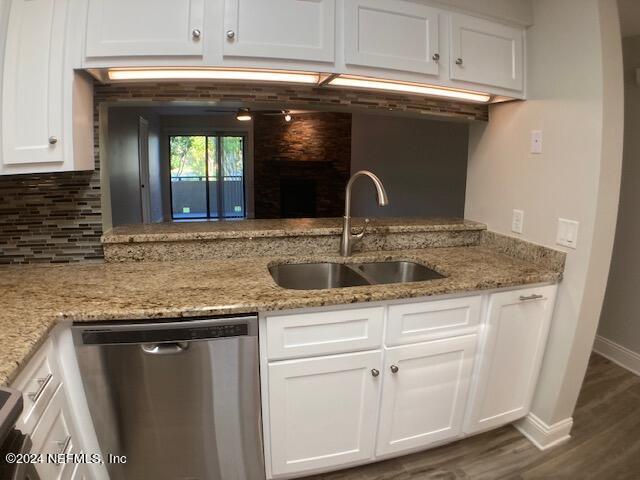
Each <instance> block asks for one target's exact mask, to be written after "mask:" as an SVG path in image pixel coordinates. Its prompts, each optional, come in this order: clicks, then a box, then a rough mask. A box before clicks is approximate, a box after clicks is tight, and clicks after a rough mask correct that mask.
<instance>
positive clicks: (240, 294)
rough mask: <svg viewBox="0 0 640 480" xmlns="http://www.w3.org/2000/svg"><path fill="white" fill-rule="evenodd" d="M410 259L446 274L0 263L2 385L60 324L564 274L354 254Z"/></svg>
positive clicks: (491, 261) (317, 302)
mask: <svg viewBox="0 0 640 480" xmlns="http://www.w3.org/2000/svg"><path fill="white" fill-rule="evenodd" d="M354 259H355V260H369V261H376V260H378V261H379V260H391V259H393V260H413V261H417V262H419V263H422V264H424V265H426V266H428V267H430V268H433V269H434V270H436V271H438V272H440V273H442V274H444V275H447V277H446V278H443V279H437V280H430V281H426V282H416V283H408V284H391V285H374V286H363V287H350V288H340V289H332V290H311V291H306V290H285V289H282V288H280V287H278V286H277V285H276V284H275V283H274V282H273V280H272V278H271V276H270V274H269V271H268V269H267V267H268V266H269V265H271V264H274V263H280V262H282V263H291V262H294V261H295V262H311V261H338V262H340V261H343V259H342V258H341V257H338V256H331V255H322V256H313V257H311V256H309V257H305V258H302V257H286V258H285V257H279V258H278V257H255V258H242V259H229V260H220V259H215V260H198V261H174V262H165V263H161V262H143V263H105V264H79V265H45V266H5V267H0V296H1V297H0V298H2V305H1V306H2V308H1V309H0V385H4V384H7V383H10V382H11V381H12V380H13V378H15V375H16V374H17V372H18V371H19V368H20V367H21V366H22V365H24V363H25V362H26V361H27V360H28V359H29V358H30V356H31V354H32V353H33V352H34V351H35V350H36V348H37V347H38V345H39V344H40V343H41V342H42V341H43V340H44V339H45V338H46V334H47V333H48V332H49V330H50V329H51V328H52V327H53V326H54V325H55V324H56V323H57V322H58V321H60V320H62V319H70V320H74V321H90V320H125V319H139V318H161V317H165V318H166V317H189V316H197V315H203V314H228V313H246V312H258V311H261V312H262V311H271V310H284V309H291V308H299V307H314V306H322V305H340V304H349V303H355V302H370V301H378V300H390V299H399V298H410V297H420V296H429V295H440V294H447V293H460V292H469V291H475V290H483V289H492V288H499V287H509V286H517V285H524V284H531V283H539V282H554V281H558V280H559V279H560V278H561V273H560V272H559V271H558V270H554V269H552V268H549V267H545V266H542V265H541V264H536V263H532V262H528V261H523V260H519V259H517V258H514V257H511V256H507V255H505V254H503V253H500V252H499V251H498V250H497V249H494V248H491V247H489V246H472V247H451V248H426V249H421V250H404V251H387V252H365V253H361V254H356V255H354V256H353V257H351V260H354Z"/></svg>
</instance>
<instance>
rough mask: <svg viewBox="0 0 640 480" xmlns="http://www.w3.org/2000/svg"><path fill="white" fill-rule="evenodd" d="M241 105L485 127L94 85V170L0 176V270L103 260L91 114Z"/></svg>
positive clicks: (359, 103)
mask: <svg viewBox="0 0 640 480" xmlns="http://www.w3.org/2000/svg"><path fill="white" fill-rule="evenodd" d="M172 101H180V102H194V101H197V102H203V101H206V102H231V101H233V102H242V103H244V104H246V105H248V106H251V105H252V104H260V105H273V106H274V107H282V106H285V105H286V106H287V107H288V108H294V107H296V106H297V107H305V108H309V106H317V107H318V108H322V109H327V108H329V109H331V108H335V109H358V110H361V111H362V110H368V111H374V110H385V111H389V110H394V111H402V112H413V113H424V114H428V115H430V116H440V117H448V118H458V119H465V120H480V121H487V120H488V118H489V113H488V111H489V109H488V106H487V105H476V104H465V103H458V102H452V101H441V100H434V99H429V98H425V97H418V96H412V95H400V94H389V93H372V92H363V91H356V90H343V89H331V88H315V87H302V86H301V87H291V86H255V85H242V84H219V83H218V84H215V85H213V84H200V83H185V84H175V83H149V84H140V83H137V84H130V85H123V84H118V85H101V84H96V85H95V97H94V106H95V109H94V110H95V120H96V121H95V122H94V138H95V143H96V145H95V151H96V170H95V171H93V172H70V173H54V174H38V175H13V176H4V177H3V176H0V264H9V263H69V262H82V261H99V260H102V259H103V256H104V255H103V251H102V245H101V244H100V236H101V234H102V214H101V208H100V170H99V158H98V157H97V152H98V150H99V149H98V145H97V144H98V121H97V118H98V107H99V106H100V104H101V103H103V102H110V103H111V104H113V103H116V104H117V103H120V102H122V103H123V104H125V103H126V102H143V103H146V102H172Z"/></svg>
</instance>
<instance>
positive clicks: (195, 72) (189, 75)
mask: <svg viewBox="0 0 640 480" xmlns="http://www.w3.org/2000/svg"><path fill="white" fill-rule="evenodd" d="M107 75H108V77H109V80H113V81H136V80H185V81H187V80H223V81H224V80H228V81H234V80H236V81H238V80H239V81H249V82H280V83H299V84H307V85H318V86H324V85H330V86H336V87H348V88H359V89H365V90H384V91H388V92H399V93H411V94H416V95H427V96H433V97H444V98H452V99H456V100H462V101H469V102H478V103H487V102H489V101H490V100H491V96H490V95H488V94H486V93H481V92H473V91H468V90H456V89H451V88H446V87H437V86H434V85H427V84H421V83H410V82H397V81H394V80H384V79H378V78H369V77H360V76H355V75H342V74H331V75H328V76H327V75H322V74H320V73H317V72H296V71H287V70H266V69H242V68H228V69H223V68H112V69H109V70H108V72H107Z"/></svg>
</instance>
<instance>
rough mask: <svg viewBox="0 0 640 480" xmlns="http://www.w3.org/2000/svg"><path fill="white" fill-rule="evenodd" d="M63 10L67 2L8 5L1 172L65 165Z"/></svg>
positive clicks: (30, 0)
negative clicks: (25, 165)
mask: <svg viewBox="0 0 640 480" xmlns="http://www.w3.org/2000/svg"><path fill="white" fill-rule="evenodd" d="M67 10H68V8H67V3H66V1H52V0H14V1H13V2H11V9H10V12H9V26H8V29H7V37H6V44H5V59H4V70H3V80H2V140H3V155H2V164H3V167H5V166H6V167H8V168H19V167H20V166H21V165H24V164H35V163H37V164H41V165H42V164H61V163H62V162H63V160H64V143H65V142H67V141H69V139H67V138H66V137H64V136H63V123H64V118H63V103H62V99H63V97H64V88H63V66H64V45H65V31H66V18H67ZM51 168H52V169H54V170H55V169H57V167H56V166H52V167H51ZM4 170H5V168H2V169H0V171H3V172H4ZM16 173H21V171H20V170H16Z"/></svg>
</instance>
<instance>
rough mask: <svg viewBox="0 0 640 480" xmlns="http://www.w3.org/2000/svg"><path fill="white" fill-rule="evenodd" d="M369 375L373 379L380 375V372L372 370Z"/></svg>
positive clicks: (375, 369)
mask: <svg viewBox="0 0 640 480" xmlns="http://www.w3.org/2000/svg"><path fill="white" fill-rule="evenodd" d="M371 375H373V376H374V377H377V376H378V375H380V370H378V369H377V368H372V369H371Z"/></svg>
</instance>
